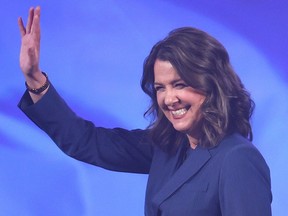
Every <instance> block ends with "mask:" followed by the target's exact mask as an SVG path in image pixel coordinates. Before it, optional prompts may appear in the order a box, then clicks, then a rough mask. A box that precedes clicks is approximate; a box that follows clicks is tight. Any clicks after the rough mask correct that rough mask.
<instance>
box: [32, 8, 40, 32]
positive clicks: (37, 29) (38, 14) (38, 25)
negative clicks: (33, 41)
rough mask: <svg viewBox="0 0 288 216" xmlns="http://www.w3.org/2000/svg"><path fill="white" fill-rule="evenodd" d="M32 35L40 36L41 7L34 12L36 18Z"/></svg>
mask: <svg viewBox="0 0 288 216" xmlns="http://www.w3.org/2000/svg"><path fill="white" fill-rule="evenodd" d="M31 33H34V34H37V35H39V36H40V7H39V6H38V7H36V9H35V11H34V18H33V23H32V27H31Z"/></svg>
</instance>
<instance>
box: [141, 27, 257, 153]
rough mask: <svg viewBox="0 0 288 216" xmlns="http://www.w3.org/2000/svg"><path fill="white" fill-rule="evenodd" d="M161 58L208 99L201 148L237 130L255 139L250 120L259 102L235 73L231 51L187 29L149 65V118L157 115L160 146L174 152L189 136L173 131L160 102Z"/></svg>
mask: <svg viewBox="0 0 288 216" xmlns="http://www.w3.org/2000/svg"><path fill="white" fill-rule="evenodd" d="M156 59H159V60H162V61H169V62H170V63H171V64H172V65H173V67H174V68H175V69H176V71H177V72H178V74H179V76H180V77H181V78H182V79H183V80H184V81H185V82H186V83H187V84H188V85H189V86H191V87H192V88H194V89H196V90H197V91H199V92H201V93H203V94H204V95H205V96H206V99H205V101H204V103H203V104H202V106H201V115H202V119H201V122H200V123H199V127H200V131H201V137H200V139H199V145H201V146H204V147H213V146H216V145H217V144H218V143H219V141H220V140H221V139H223V137H224V136H226V135H228V134H231V133H234V132H238V133H240V134H241V135H242V136H244V137H246V138H248V139H250V140H252V137H253V135H252V129H251V125H250V118H251V115H252V113H253V110H254V102H253V100H252V99H251V98H250V94H249V93H248V92H247V91H246V90H245V88H244V86H243V84H242V82H241V80H240V78H239V77H238V76H237V74H236V73H235V72H234V70H233V69H232V66H231V64H230V61H229V55H228V53H227V51H226V49H225V48H224V47H223V45H222V44H221V43H220V42H218V41H217V40H216V39H215V38H213V37H211V36H210V35H208V34H207V33H206V32H203V31H201V30H199V29H195V28H191V27H183V28H179V29H175V30H173V31H171V32H170V33H169V34H168V36H167V37H166V38H164V39H163V40H161V41H159V42H158V43H157V44H155V45H154V46H153V48H152V50H151V52H150V54H149V55H148V57H147V58H146V59H145V61H144V68H143V75H142V80H141V87H142V89H143V91H144V92H145V93H146V94H148V95H149V97H150V98H151V106H150V107H149V109H148V110H147V111H146V112H145V114H144V115H145V116H148V115H152V121H151V124H150V125H149V128H150V131H151V136H152V139H153V141H154V143H155V144H156V145H159V146H160V147H161V148H163V149H166V150H171V149H173V148H174V147H175V146H177V144H179V143H180V142H182V141H183V139H184V137H185V134H182V133H180V132H178V131H176V130H175V129H174V128H173V126H172V124H171V123H170V122H169V121H168V119H167V118H166V117H165V115H164V114H163V112H162V111H161V109H159V106H158V104H157V98H156V91H155V89H154V64H155V61H156Z"/></svg>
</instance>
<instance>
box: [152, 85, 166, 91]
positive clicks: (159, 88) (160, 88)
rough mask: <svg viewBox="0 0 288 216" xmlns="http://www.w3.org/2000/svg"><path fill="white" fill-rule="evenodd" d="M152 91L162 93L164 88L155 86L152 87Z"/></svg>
mask: <svg viewBox="0 0 288 216" xmlns="http://www.w3.org/2000/svg"><path fill="white" fill-rule="evenodd" d="M154 89H155V91H156V92H159V91H163V90H164V87H163V86H161V85H157V86H154Z"/></svg>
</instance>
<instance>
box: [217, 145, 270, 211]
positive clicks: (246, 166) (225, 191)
mask: <svg viewBox="0 0 288 216" xmlns="http://www.w3.org/2000/svg"><path fill="white" fill-rule="evenodd" d="M219 188H220V192H219V196H220V197H219V199H220V206H221V212H222V215H223V216H230V215H233V216H255V215H261V216H271V215H272V213H271V202H272V193H271V180H270V171H269V168H268V166H267V164H266V162H265V160H264V158H263V157H262V155H261V154H260V152H259V151H258V150H257V149H256V148H255V147H254V146H252V145H250V146H246V145H239V146H237V147H236V148H234V149H233V150H232V151H231V152H229V153H228V154H227V155H226V157H225V158H224V161H223V166H222V169H221V173H220V184H219Z"/></svg>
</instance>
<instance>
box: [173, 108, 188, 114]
mask: <svg viewBox="0 0 288 216" xmlns="http://www.w3.org/2000/svg"><path fill="white" fill-rule="evenodd" d="M171 113H172V115H174V116H182V115H184V114H186V113H187V109H186V108H182V109H178V110H174V111H171Z"/></svg>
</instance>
